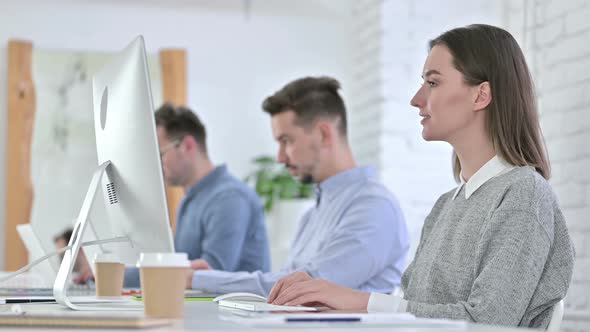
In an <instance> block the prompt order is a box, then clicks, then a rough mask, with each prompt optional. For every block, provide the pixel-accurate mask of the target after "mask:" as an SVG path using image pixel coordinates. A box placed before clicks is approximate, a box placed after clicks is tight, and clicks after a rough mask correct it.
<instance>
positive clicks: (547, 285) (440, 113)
mask: <svg viewBox="0 0 590 332" xmlns="http://www.w3.org/2000/svg"><path fill="white" fill-rule="evenodd" d="M429 46H430V51H429V54H428V57H427V59H426V62H425V64H424V68H423V76H422V77H423V79H424V83H423V85H422V86H421V87H420V88H419V89H418V91H417V92H416V95H415V96H414V97H413V98H412V100H411V104H412V106H414V107H416V108H417V109H418V110H419V115H420V116H421V117H422V120H421V124H422V126H423V131H422V136H423V138H424V139H425V140H427V141H445V142H448V143H449V144H451V146H452V147H453V151H454V154H453V159H454V169H455V171H454V173H455V178H456V179H457V181H458V182H459V186H458V187H457V188H454V189H453V190H451V191H449V192H447V193H445V194H443V195H442V196H441V197H440V198H439V199H438V201H437V202H436V204H435V205H434V207H433V208H432V211H431V212H430V214H429V215H428V217H427V218H426V220H425V222H424V226H423V229H422V235H421V238H420V242H419V245H418V249H417V251H416V255H415V257H414V260H413V261H412V263H411V264H410V265H409V266H408V268H407V269H406V271H405V272H404V274H403V277H402V290H403V293H404V295H403V297H401V296H396V295H384V294H377V293H373V294H369V293H364V292H359V291H355V290H351V289H347V288H344V287H341V286H338V285H335V284H333V283H330V282H327V281H323V280H312V279H311V278H310V277H309V276H308V275H306V274H304V273H296V274H292V275H289V276H287V277H285V278H284V279H282V280H281V281H279V282H278V283H277V284H276V285H275V286H274V288H273V291H272V292H271V294H270V296H269V302H271V303H274V304H287V305H300V304H303V305H305V304H308V305H309V304H318V303H320V304H322V305H326V306H329V307H332V308H336V309H352V310H364V309H366V310H369V311H393V312H410V313H412V314H414V315H416V316H419V317H431V318H448V319H461V320H467V321H472V322H478V323H487V324H499V325H512V326H528V327H543V328H544V327H546V326H547V325H548V323H549V320H550V318H551V313H552V310H553V305H554V304H555V303H557V302H558V301H560V300H561V299H562V298H563V297H565V294H566V293H567V290H568V287H569V284H570V281H571V277H572V271H573V264H574V249H573V246H572V244H571V240H570V237H569V234H568V231H567V227H566V223H565V220H564V217H563V214H562V212H561V210H560V208H559V206H558V203H557V199H556V197H555V194H554V192H553V190H552V188H551V186H550V184H549V182H548V181H547V180H548V179H549V176H550V165H549V159H548V157H547V153H546V149H545V145H544V142H543V136H542V134H541V130H540V127H539V120H538V113H537V106H536V100H535V95H534V86H533V82H532V79H531V75H530V72H529V70H528V67H527V64H526V61H525V58H524V55H523V54H522V51H521V49H520V47H519V46H518V44H517V42H516V41H515V40H514V38H513V37H512V36H511V35H510V33H508V32H507V31H505V30H503V29H500V28H497V27H493V26H489V25H470V26H467V27H462V28H457V29H453V30H450V31H447V32H445V33H443V34H442V35H440V36H439V37H437V38H435V39H434V40H432V41H431V42H430V44H429ZM354 268H355V267H354V266H349V267H343V272H342V273H346V272H345V271H346V269H354Z"/></svg>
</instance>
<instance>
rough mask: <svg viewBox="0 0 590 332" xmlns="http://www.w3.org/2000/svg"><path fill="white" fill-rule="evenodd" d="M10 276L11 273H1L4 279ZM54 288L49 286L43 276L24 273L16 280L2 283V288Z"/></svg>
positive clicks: (0, 275)
mask: <svg viewBox="0 0 590 332" xmlns="http://www.w3.org/2000/svg"><path fill="white" fill-rule="evenodd" d="M8 274H9V273H7V272H0V277H4V276H6V275H8ZM52 286H53V285H48V284H47V282H46V281H45V280H44V279H43V278H41V276H39V275H38V274H34V273H22V274H19V275H17V276H15V277H14V278H10V279H8V280H6V281H4V282H0V287H1V288H45V287H52Z"/></svg>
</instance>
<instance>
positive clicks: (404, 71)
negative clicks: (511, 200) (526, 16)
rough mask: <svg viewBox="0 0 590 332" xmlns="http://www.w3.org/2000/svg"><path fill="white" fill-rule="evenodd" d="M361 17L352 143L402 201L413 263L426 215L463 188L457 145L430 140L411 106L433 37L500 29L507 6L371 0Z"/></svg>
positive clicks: (358, 6) (360, 9)
mask: <svg viewBox="0 0 590 332" xmlns="http://www.w3.org/2000/svg"><path fill="white" fill-rule="evenodd" d="M457 8H461V10H460V11H459V10H457ZM354 13H355V14H354V15H353V16H354V17H355V22H354V23H353V26H354V28H355V33H354V34H353V35H354V41H353V42H354V45H355V46H354V48H353V49H354V50H355V51H354V53H353V61H354V63H355V65H354V66H353V67H354V72H353V78H354V80H353V82H354V86H353V89H354V91H353V94H352V104H351V108H352V110H351V136H352V146H353V149H354V151H355V153H356V154H357V156H359V159H360V160H361V162H363V163H371V164H375V165H376V166H377V167H378V169H379V174H380V176H381V179H382V180H383V181H384V183H385V184H386V185H387V186H388V188H389V189H390V190H391V191H393V192H394V194H395V195H396V196H397V197H398V199H399V201H400V204H401V206H402V210H403V211H404V214H405V217H406V220H407V223H408V227H409V231H410V236H411V240H412V242H411V243H412V246H411V248H410V257H409V259H410V260H411V259H412V258H413V256H414V252H415V250H416V246H417V244H418V240H419V237H420V231H421V229H422V224H423V222H424V219H425V218H426V215H427V214H428V213H429V212H430V209H431V208H432V206H433V205H434V203H435V201H436V199H437V198H438V197H439V196H440V195H441V194H443V193H444V192H446V191H448V190H450V189H451V188H453V187H454V186H455V182H454V180H453V177H452V170H451V148H450V146H449V145H448V144H446V143H440V142H425V141H424V140H423V139H422V135H421V132H422V126H421V125H420V119H419V116H418V111H417V110H416V109H415V108H413V107H411V106H410V99H411V98H412V96H413V95H414V93H415V92H416V90H417V89H418V87H419V86H420V84H421V83H422V82H421V78H420V76H421V74H422V66H423V64H424V60H425V59H426V55H427V43H428V40H429V39H431V38H433V37H436V35H438V34H440V33H442V32H443V31H445V30H447V29H450V28H452V27H455V26H458V25H466V24H469V23H473V22H482V23H489V24H496V25H497V24H499V23H500V22H501V21H502V2H496V1H484V0H476V1H467V0H452V1H443V2H441V1H431V0H423V1H410V0H407V1H393V0H391V1H388V0H386V1H371V0H369V1H358V2H356V3H355V7H354ZM376 124H377V125H376Z"/></svg>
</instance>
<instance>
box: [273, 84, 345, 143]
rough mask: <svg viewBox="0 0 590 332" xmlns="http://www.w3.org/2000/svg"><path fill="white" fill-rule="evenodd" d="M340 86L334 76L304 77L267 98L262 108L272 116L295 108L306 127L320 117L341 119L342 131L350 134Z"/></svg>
mask: <svg viewBox="0 0 590 332" xmlns="http://www.w3.org/2000/svg"><path fill="white" fill-rule="evenodd" d="M339 89H340V83H339V82H338V81H337V80H335V79H334V78H331V77H327V76H322V77H304V78H300V79H298V80H295V81H292V82H290V83H289V84H287V85H285V86H284V87H283V88H282V89H281V90H279V91H277V92H275V94H273V95H272V96H269V97H267V98H266V99H265V100H264V102H263V103H262V109H263V110H264V111H265V112H266V113H268V114H270V115H271V116H273V115H275V114H279V113H282V112H286V111H293V112H295V114H296V115H297V121H298V123H299V124H301V125H303V126H309V125H311V124H312V123H313V122H315V121H316V120H317V119H318V118H329V119H338V120H339V124H338V127H339V128H338V129H339V132H340V134H341V135H342V136H346V107H345V106H344V100H342V97H340V94H339V93H338V90H339Z"/></svg>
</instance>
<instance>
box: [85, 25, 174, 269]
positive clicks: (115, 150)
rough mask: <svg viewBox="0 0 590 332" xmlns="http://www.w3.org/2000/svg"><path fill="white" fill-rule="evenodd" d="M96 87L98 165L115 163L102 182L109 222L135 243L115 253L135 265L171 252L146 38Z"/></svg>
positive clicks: (124, 53)
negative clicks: (145, 255) (150, 254)
mask: <svg viewBox="0 0 590 332" xmlns="http://www.w3.org/2000/svg"><path fill="white" fill-rule="evenodd" d="M92 83H93V103H94V123H95V133H96V148H97V153H98V164H99V165H100V164H102V163H103V162H106V161H110V162H111V164H110V165H109V167H107V169H106V173H105V174H104V176H103V177H102V182H101V184H102V192H103V196H104V202H105V206H106V211H107V217H108V219H109V220H108V222H109V223H110V228H111V231H112V235H113V236H127V237H128V238H129V239H130V241H131V243H132V247H130V246H129V245H128V244H121V245H118V246H117V247H118V248H120V249H119V250H117V251H119V252H117V254H119V255H120V256H121V258H122V259H123V261H124V262H125V263H126V264H135V263H136V262H137V259H138V258H139V254H140V253H141V252H173V251H174V244H173V240H172V232H171V229H170V225H169V218H168V209H167V204H166V194H165V190H164V179H163V175H162V169H161V161H160V154H159V149H158V141H157V136H156V126H155V120H154V107H153V102H152V94H151V88H150V78H149V73H148V67H147V56H146V52H145V45H144V40H143V37H141V36H140V37H137V39H135V40H134V41H133V42H132V43H131V44H130V45H129V46H127V48H125V49H124V50H123V51H122V52H121V53H120V54H119V55H118V56H116V57H115V59H114V60H112V61H111V62H110V63H108V64H107V65H106V66H105V67H104V68H103V69H102V70H100V71H99V72H98V73H97V74H96V75H95V76H94V78H93V82H92ZM93 222H101V221H99V220H93ZM105 222H106V221H105Z"/></svg>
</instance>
